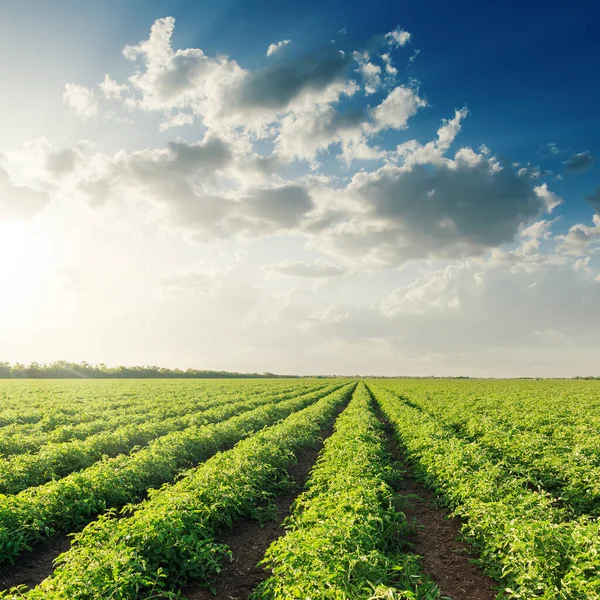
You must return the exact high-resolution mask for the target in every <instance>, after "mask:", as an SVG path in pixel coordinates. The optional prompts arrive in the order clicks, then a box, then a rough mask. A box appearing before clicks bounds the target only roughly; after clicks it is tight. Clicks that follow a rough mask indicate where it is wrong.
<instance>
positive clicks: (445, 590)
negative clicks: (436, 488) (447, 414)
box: [379, 413, 498, 600]
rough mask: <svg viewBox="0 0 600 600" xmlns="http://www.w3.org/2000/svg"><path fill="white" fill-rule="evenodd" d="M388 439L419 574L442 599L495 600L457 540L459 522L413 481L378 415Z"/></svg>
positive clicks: (493, 586) (486, 579) (494, 588)
mask: <svg viewBox="0 0 600 600" xmlns="http://www.w3.org/2000/svg"><path fill="white" fill-rule="evenodd" d="M379 419H380V421H381V422H382V423H383V425H384V426H385V430H386V433H387V434H388V439H389V450H390V453H391V455H392V458H393V460H394V461H395V462H396V463H397V464H398V466H399V468H400V471H401V473H402V479H401V480H400V481H399V482H398V484H397V485H396V490H397V492H398V494H399V495H400V496H401V497H403V498H402V499H403V503H404V504H405V506H404V507H403V509H402V511H403V512H404V514H405V515H406V518H407V519H408V522H409V523H413V524H414V525H415V527H414V530H413V534H412V536H411V539H410V540H409V541H410V542H411V544H412V549H413V551H414V552H415V553H416V554H418V555H419V556H421V557H422V558H421V561H420V562H421V565H422V567H423V571H424V572H425V573H428V574H429V575H430V576H431V577H432V578H433V580H434V581H435V582H436V583H437V584H438V587H439V588H440V591H441V593H442V595H443V596H444V597H447V598H451V599H452V600H496V596H497V593H498V592H497V588H498V583H497V582H495V581H494V580H493V579H491V578H489V577H487V576H486V575H484V574H483V573H482V571H481V570H480V569H479V568H478V567H477V565H475V564H474V563H473V562H472V560H473V559H474V558H476V557H475V556H473V554H472V552H471V551H470V550H469V548H468V547H467V545H466V544H465V543H464V542H462V541H461V540H460V528H461V523H460V520H459V519H456V518H450V517H448V514H447V512H446V511H445V510H444V509H442V508H440V507H439V505H438V504H437V503H436V497H435V494H434V493H433V492H432V491H431V490H429V489H427V488H426V487H425V486H424V485H423V484H422V483H420V482H419V481H417V480H416V478H415V477H414V475H413V473H412V471H411V469H410V466H409V464H408V463H407V461H406V460H405V457H404V455H403V453H402V450H401V448H400V446H399V445H398V443H397V441H396V436H395V435H394V432H393V429H392V426H391V425H390V423H389V422H388V421H387V420H386V419H385V417H384V416H383V414H382V413H379Z"/></svg>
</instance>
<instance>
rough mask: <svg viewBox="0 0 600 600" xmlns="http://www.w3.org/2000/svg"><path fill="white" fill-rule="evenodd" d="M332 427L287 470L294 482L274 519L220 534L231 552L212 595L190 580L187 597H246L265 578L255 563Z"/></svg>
mask: <svg viewBox="0 0 600 600" xmlns="http://www.w3.org/2000/svg"><path fill="white" fill-rule="evenodd" d="M331 433H332V430H331V429H330V430H327V431H325V432H323V433H322V434H321V441H320V442H319V444H318V446H317V447H315V448H312V449H310V450H305V451H304V452H302V453H300V454H299V455H298V461H297V463H296V464H295V465H293V466H292V467H291V468H290V470H289V471H288V472H289V474H290V476H291V477H292V479H293V480H294V482H295V483H294V485H293V486H292V488H291V489H289V490H288V491H287V493H285V494H284V495H282V496H279V497H278V498H277V499H276V500H275V504H276V512H275V515H274V518H273V520H269V521H267V522H265V523H264V524H263V525H262V526H261V524H260V523H259V522H258V521H255V520H253V519H245V520H243V521H238V522H236V524H235V528H234V529H232V530H230V531H227V532H225V533H223V535H221V536H220V537H219V538H218V539H217V541H218V542H220V543H223V544H227V546H229V548H230V550H231V552H232V561H231V562H229V563H226V564H225V565H224V566H223V568H222V569H221V572H220V573H219V576H218V578H217V582H216V586H215V592H216V593H215V594H213V593H212V592H211V591H210V590H208V589H207V588H206V587H205V586H204V585H203V584H202V583H201V582H193V581H192V582H190V583H188V585H186V586H185V587H184V588H183V590H182V591H183V595H184V596H185V598H188V600H245V599H246V598H248V596H249V595H250V593H251V592H252V591H253V590H254V588H256V586H257V585H258V584H259V583H261V582H262V581H264V580H265V579H266V578H267V577H268V576H269V573H268V571H266V570H265V569H263V568H262V567H259V566H258V563H259V562H260V561H261V560H262V559H263V557H264V555H265V552H266V550H267V548H268V547H269V546H270V545H271V544H272V543H273V542H274V541H275V540H276V539H277V538H279V537H280V536H282V535H283V534H284V533H285V530H284V529H283V528H282V527H281V523H282V521H283V520H284V519H285V518H286V517H287V516H288V515H289V514H290V511H291V507H292V504H293V502H294V500H295V499H296V498H297V497H298V495H299V494H300V493H301V492H302V490H303V489H304V485H305V483H306V481H307V479H308V477H309V474H310V469H311V467H312V466H313V465H314V464H315V461H316V460H317V456H318V454H319V451H320V450H321V448H322V446H323V441H322V440H325V439H326V438H327V437H329V436H330V435H331Z"/></svg>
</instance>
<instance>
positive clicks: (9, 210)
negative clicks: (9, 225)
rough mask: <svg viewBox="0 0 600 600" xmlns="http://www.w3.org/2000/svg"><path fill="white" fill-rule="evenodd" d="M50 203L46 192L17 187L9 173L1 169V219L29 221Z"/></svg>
mask: <svg viewBox="0 0 600 600" xmlns="http://www.w3.org/2000/svg"><path fill="white" fill-rule="evenodd" d="M49 201H50V197H49V196H48V194H46V193H45V192H39V191H37V190H34V189H33V188H30V187H28V186H24V185H15V184H14V183H13V182H12V181H11V179H10V177H9V174H8V172H7V171H6V170H5V169H4V168H2V167H0V219H2V220H8V219H29V218H31V217H33V216H34V215H36V214H37V213H38V212H40V211H41V210H42V209H43V208H44V207H45V206H46V205H47V204H48V202H49Z"/></svg>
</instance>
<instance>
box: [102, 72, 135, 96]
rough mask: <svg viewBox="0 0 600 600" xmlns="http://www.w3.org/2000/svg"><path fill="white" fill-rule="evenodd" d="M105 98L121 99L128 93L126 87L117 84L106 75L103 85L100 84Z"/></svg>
mask: <svg viewBox="0 0 600 600" xmlns="http://www.w3.org/2000/svg"><path fill="white" fill-rule="evenodd" d="M98 86H99V87H100V89H101V90H102V92H103V94H104V97H105V98H106V99H108V100H113V99H117V98H120V97H121V96H122V95H123V94H125V92H126V91H127V89H128V87H127V86H126V85H121V84H119V83H117V82H116V81H115V80H114V79H112V78H111V76H110V75H108V74H106V75H105V76H104V80H103V81H102V83H100V84H98Z"/></svg>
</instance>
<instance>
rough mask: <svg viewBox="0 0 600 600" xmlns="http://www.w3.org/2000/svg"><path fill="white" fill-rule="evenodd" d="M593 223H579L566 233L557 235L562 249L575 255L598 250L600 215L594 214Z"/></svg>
mask: <svg viewBox="0 0 600 600" xmlns="http://www.w3.org/2000/svg"><path fill="white" fill-rule="evenodd" d="M592 222H593V225H591V226H588V225H583V224H582V223H577V224H576V225H573V226H572V227H570V228H569V231H568V232H567V233H566V234H565V235H558V236H556V240H557V242H558V244H559V248H560V250H561V251H563V252H566V253H567V254H572V255H575V256H582V255H585V254H590V253H592V252H597V251H598V250H599V249H600V215H594V217H593V219H592Z"/></svg>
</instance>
